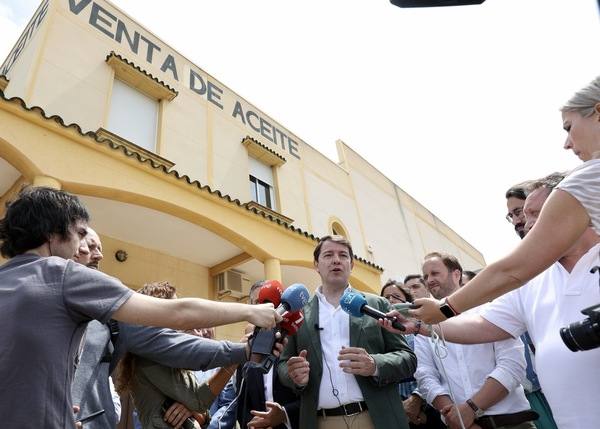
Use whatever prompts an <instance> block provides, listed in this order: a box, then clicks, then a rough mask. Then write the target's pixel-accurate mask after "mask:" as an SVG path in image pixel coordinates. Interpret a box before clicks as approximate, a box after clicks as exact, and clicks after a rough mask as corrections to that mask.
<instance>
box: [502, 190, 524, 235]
mask: <svg viewBox="0 0 600 429" xmlns="http://www.w3.org/2000/svg"><path fill="white" fill-rule="evenodd" d="M526 187H527V182H524V183H520V184H518V185H515V186H513V187H511V188H510V189H509V190H508V191H506V195H505V196H506V208H507V209H508V213H507V214H506V220H507V221H509V222H510V223H511V224H512V225H513V226H514V227H515V232H516V233H517V235H518V236H519V237H521V238H523V237H525V215H524V214H523V206H524V205H525V198H527V194H526V192H525V189H526Z"/></svg>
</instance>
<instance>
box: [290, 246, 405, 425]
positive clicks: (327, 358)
mask: <svg viewBox="0 0 600 429" xmlns="http://www.w3.org/2000/svg"><path fill="white" fill-rule="evenodd" d="M313 256H314V261H315V262H314V263H315V268H316V270H317V272H318V273H319V275H320V276H321V280H322V285H321V286H320V287H319V288H318V289H317V291H316V293H315V295H314V296H313V297H312V298H311V300H310V301H309V302H308V304H307V305H306V306H305V307H304V324H303V325H302V326H301V327H300V329H299V330H298V333H297V335H295V336H293V337H291V338H290V341H289V343H288V345H287V347H286V348H285V350H284V353H283V354H282V357H281V360H280V362H279V365H278V372H279V375H280V378H281V380H282V382H283V383H286V384H287V385H289V386H290V387H294V388H295V389H296V390H297V391H298V392H300V394H301V396H300V401H301V403H300V427H301V428H319V429H323V428H327V429H330V428H331V429H337V428H343V429H359V428H360V429H371V428H376V429H389V428H394V429H408V424H407V421H406V415H405V414H404V410H403V407H402V402H401V399H400V394H399V390H398V382H400V381H401V380H403V379H406V378H409V377H410V376H412V374H413V372H414V370H415V366H416V358H415V355H414V353H413V352H412V351H411V350H410V348H409V347H408V345H407V344H406V341H405V340H404V338H403V337H402V336H401V335H395V334H392V333H390V332H388V331H386V330H383V329H381V328H380V327H379V326H378V324H377V321H376V320H375V319H372V318H370V317H353V316H350V315H349V314H347V313H345V312H344V311H343V310H342V308H341V306H340V304H339V303H340V298H341V297H342V295H343V294H344V292H345V291H346V290H348V289H351V288H350V286H349V284H348V279H349V277H350V273H351V271H352V267H353V264H354V263H353V256H354V255H353V252H352V246H351V245H350V242H349V241H348V240H346V239H345V238H344V237H341V236H326V237H323V238H322V239H321V240H320V242H319V244H318V245H317V247H316V248H315V251H314V254H313ZM365 298H366V300H367V302H368V305H370V306H372V307H375V308H377V309H379V310H380V311H384V312H386V311H389V303H388V302H387V300H385V299H384V298H382V297H380V296H377V295H372V294H365Z"/></svg>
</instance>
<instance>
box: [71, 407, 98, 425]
mask: <svg viewBox="0 0 600 429" xmlns="http://www.w3.org/2000/svg"><path fill="white" fill-rule="evenodd" d="M102 414H104V410H98V411H96V412H93V413H92V414H90V415H88V416H85V417H83V418H81V419H79V420H77V421H76V422H75V423H87V422H89V421H90V420H92V419H95V418H96V417H98V416H100V415H102Z"/></svg>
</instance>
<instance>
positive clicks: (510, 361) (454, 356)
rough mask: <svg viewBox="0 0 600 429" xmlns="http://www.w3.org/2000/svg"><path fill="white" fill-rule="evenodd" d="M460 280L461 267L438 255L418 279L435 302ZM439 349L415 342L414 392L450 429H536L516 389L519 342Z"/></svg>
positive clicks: (521, 366)
mask: <svg viewBox="0 0 600 429" xmlns="http://www.w3.org/2000/svg"><path fill="white" fill-rule="evenodd" d="M461 276H462V267H461V266H460V263H459V262H458V260H457V259H456V258H455V257H454V256H452V255H448V254H444V253H437V252H434V253H430V254H428V255H426V256H425V260H424V262H423V278H424V279H425V282H426V284H427V288H428V289H429V291H430V292H431V294H432V295H433V296H434V297H435V298H437V299H442V298H445V297H447V296H448V295H450V294H451V293H452V292H454V291H456V290H458V288H459V287H460V280H461ZM472 311H473V312H474V313H475V314H477V312H478V310H477V309H473V310H472ZM440 347H444V346H443V345H441V344H439V343H435V342H433V341H432V340H431V339H428V338H425V337H422V336H417V338H416V340H415V353H416V355H417V372H416V373H415V378H416V379H417V382H418V385H419V392H420V393H421V394H422V395H423V396H424V397H425V398H426V399H427V402H429V403H430V404H432V405H433V407H434V408H435V409H437V410H438V411H439V412H440V413H441V414H442V416H443V417H444V419H445V421H446V424H447V425H448V426H449V427H450V428H451V429H459V428H461V420H462V422H463V423H464V425H465V428H471V427H473V428H479V427H481V428H483V429H487V428H500V427H502V428H503V429H508V428H511V429H512V428H514V429H517V428H518V429H530V428H535V425H534V424H533V422H532V421H531V420H533V419H535V418H537V415H536V413H534V412H532V411H530V410H529V402H527V399H526V398H525V393H524V391H523V386H521V382H522V380H524V378H525V357H524V355H523V343H522V342H521V341H519V340H514V339H508V340H504V341H498V342H495V343H493V344H478V345H468V346H465V345H459V344H452V343H446V344H445V349H446V350H445V352H440V350H438V349H439V348H440ZM451 392H452V393H453V394H454V398H453V399H452V398H451V396H450V393H451ZM453 400H454V401H456V402H454V401H453ZM459 413H460V416H459Z"/></svg>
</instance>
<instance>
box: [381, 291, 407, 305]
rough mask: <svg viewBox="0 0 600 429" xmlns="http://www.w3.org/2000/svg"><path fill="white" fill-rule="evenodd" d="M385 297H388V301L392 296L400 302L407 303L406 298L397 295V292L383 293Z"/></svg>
mask: <svg viewBox="0 0 600 429" xmlns="http://www.w3.org/2000/svg"><path fill="white" fill-rule="evenodd" d="M383 297H384V298H385V299H387V300H388V301H391V298H394V299H395V300H396V301H398V302H401V303H405V302H406V300H405V299H404V298H403V297H401V296H400V295H397V294H395V293H391V294H389V295H383Z"/></svg>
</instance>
